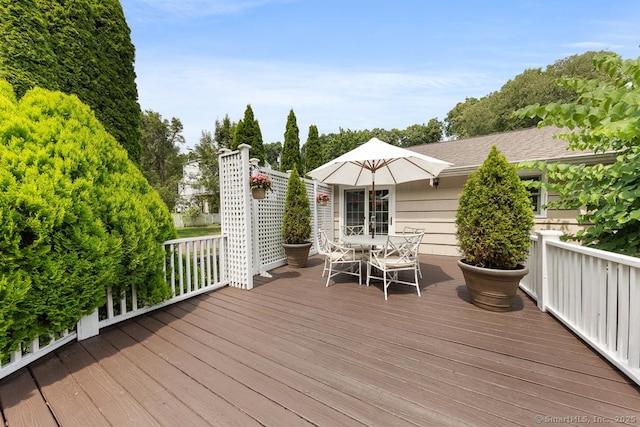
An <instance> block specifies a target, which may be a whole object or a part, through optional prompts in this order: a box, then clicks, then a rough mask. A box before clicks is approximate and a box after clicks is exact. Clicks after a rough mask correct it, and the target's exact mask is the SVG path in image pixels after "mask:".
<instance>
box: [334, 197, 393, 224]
mask: <svg viewBox="0 0 640 427" xmlns="http://www.w3.org/2000/svg"><path fill="white" fill-rule="evenodd" d="M343 196H344V197H343V200H344V203H343V206H344V209H343V217H342V218H343V220H342V225H343V229H342V234H345V233H349V234H371V231H372V229H373V228H375V233H376V235H388V234H389V233H393V215H394V200H393V196H394V193H393V188H384V187H383V188H377V187H376V197H375V206H374V202H373V194H372V191H371V189H370V188H368V189H364V188H354V189H347V190H344V192H343ZM374 208H375V209H374ZM356 230H357V232H356Z"/></svg>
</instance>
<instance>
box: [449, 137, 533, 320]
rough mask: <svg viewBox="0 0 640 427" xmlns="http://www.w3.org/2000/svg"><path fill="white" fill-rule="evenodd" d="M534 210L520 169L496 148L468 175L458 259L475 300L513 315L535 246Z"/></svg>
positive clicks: (460, 213) (462, 201)
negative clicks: (533, 246) (529, 257)
mask: <svg viewBox="0 0 640 427" xmlns="http://www.w3.org/2000/svg"><path fill="white" fill-rule="evenodd" d="M533 218H534V216H533V207H532V205H531V199H530V195H529V192H528V191H527V189H526V187H525V185H524V183H523V182H522V180H521V179H520V177H519V176H518V173H517V170H516V167H515V166H514V165H511V164H509V163H508V162H507V159H506V157H505V156H504V154H502V153H501V152H500V151H499V150H498V149H497V148H496V147H495V146H494V147H492V148H491V151H490V152H489V156H488V157H487V159H486V160H485V162H484V163H483V164H482V166H480V168H479V169H478V170H477V171H476V172H473V173H471V174H470V175H469V178H468V179H467V182H466V184H465V185H464V187H463V189H462V194H461V196H460V201H459V206H458V210H457V213H456V226H457V231H456V237H457V238H458V245H459V247H460V251H461V253H462V256H463V258H462V259H461V260H459V261H458V266H459V267H460V269H461V270H462V273H463V275H464V279H465V282H466V285H467V290H468V291H469V296H470V298H471V302H472V303H473V304H474V305H476V306H478V307H481V308H485V309H487V310H492V311H510V310H511V306H512V303H513V298H514V297H515V295H516V291H517V290H518V284H519V283H520V280H521V279H522V278H523V277H524V276H525V275H526V274H528V272H529V270H528V269H527V268H526V267H525V266H524V265H523V263H524V262H525V261H526V259H527V256H528V254H529V246H530V245H531V240H530V233H531V230H532V228H533V223H534V222H533Z"/></svg>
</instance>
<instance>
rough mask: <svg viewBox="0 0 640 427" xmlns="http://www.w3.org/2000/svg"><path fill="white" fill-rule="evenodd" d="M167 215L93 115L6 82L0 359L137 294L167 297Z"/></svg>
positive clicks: (171, 233) (2, 88)
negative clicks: (18, 91)
mask: <svg viewBox="0 0 640 427" xmlns="http://www.w3.org/2000/svg"><path fill="white" fill-rule="evenodd" d="M174 237H175V229H174V227H173V221H172V219H171V215H170V213H169V211H168V210H167V208H166V207H165V205H164V204H163V203H162V201H161V200H160V198H159V196H158V195H157V193H156V192H155V191H154V190H153V189H152V188H151V186H150V185H149V184H148V183H147V181H146V180H145V179H144V177H143V176H142V173H141V172H140V171H139V170H138V169H137V167H136V166H135V165H134V164H133V163H132V162H131V161H130V160H129V159H128V157H127V152H126V151H125V150H124V149H123V148H122V147H121V146H120V145H119V144H118V143H117V142H116V141H115V139H114V138H113V137H112V136H111V135H109V134H108V133H107V132H106V131H105V130H104V128H103V126H102V125H101V124H100V123H99V122H98V120H97V119H96V118H95V116H94V114H93V112H92V111H91V110H90V108H89V107H87V106H86V105H84V104H83V103H81V102H80V101H79V100H78V98H77V97H75V96H69V95H65V94H63V93H61V92H52V91H48V90H44V89H40V88H35V89H32V90H30V91H28V92H27V93H26V94H25V95H24V97H23V98H22V99H21V100H20V101H17V100H16V98H15V95H14V92H13V88H12V87H11V85H9V84H8V83H7V82H6V81H3V80H0V351H1V353H2V358H3V359H6V356H7V354H8V353H9V352H11V351H14V350H15V349H16V348H17V346H18V344H20V343H27V342H29V341H31V339H32V338H34V337H35V336H42V335H47V334H51V333H55V332H59V331H62V330H64V329H67V328H72V327H73V326H74V325H75V323H76V322H77V321H78V319H80V317H82V316H83V315H86V314H89V313H91V312H92V311H93V310H94V309H95V308H96V307H97V306H99V305H101V304H102V303H103V302H104V297H105V287H107V286H111V287H113V288H114V290H115V292H116V293H122V292H125V291H128V290H129V289H131V287H133V286H135V287H136V289H137V292H138V299H139V301H141V302H142V303H148V304H153V303H156V302H159V301H161V300H162V299H165V298H167V297H168V296H170V289H169V287H168V286H167V284H166V281H165V280H164V274H163V271H162V267H163V262H164V252H163V250H162V246H161V243H162V242H163V241H165V240H168V239H172V238H174Z"/></svg>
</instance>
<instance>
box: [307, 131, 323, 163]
mask: <svg viewBox="0 0 640 427" xmlns="http://www.w3.org/2000/svg"><path fill="white" fill-rule="evenodd" d="M323 163H324V162H323V161H322V153H321V147H320V137H319V136H318V127H317V126H316V125H311V126H309V134H308V136H307V143H306V144H304V167H305V172H309V171H311V170H313V169H315V168H317V167H318V166H321V165H322V164H323Z"/></svg>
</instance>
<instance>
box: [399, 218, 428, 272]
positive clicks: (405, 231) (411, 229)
mask: <svg viewBox="0 0 640 427" xmlns="http://www.w3.org/2000/svg"><path fill="white" fill-rule="evenodd" d="M424 233H425V229H424V228H417V227H405V228H404V229H403V230H402V234H421V235H423V236H424ZM420 243H422V237H420ZM418 249H419V248H418ZM416 263H417V265H418V274H419V275H420V278H421V279H422V268H420V259H419V258H417V259H416Z"/></svg>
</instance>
